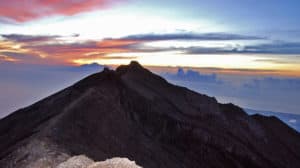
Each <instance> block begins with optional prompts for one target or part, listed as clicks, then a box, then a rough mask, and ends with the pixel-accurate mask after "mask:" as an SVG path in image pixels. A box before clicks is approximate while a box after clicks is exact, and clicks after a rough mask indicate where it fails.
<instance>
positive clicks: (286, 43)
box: [0, 0, 300, 114]
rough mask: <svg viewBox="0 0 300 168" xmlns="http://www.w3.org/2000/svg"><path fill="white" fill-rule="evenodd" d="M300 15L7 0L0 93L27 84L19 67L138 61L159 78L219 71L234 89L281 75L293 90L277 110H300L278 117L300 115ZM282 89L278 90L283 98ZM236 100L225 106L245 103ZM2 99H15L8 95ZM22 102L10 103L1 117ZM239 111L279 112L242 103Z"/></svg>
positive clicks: (262, 4) (215, 6) (295, 11)
mask: <svg viewBox="0 0 300 168" xmlns="http://www.w3.org/2000/svg"><path fill="white" fill-rule="evenodd" d="M299 9H300V1H299V0H285V1H274V0H263V1H255V0H243V1H236V0H209V1H204V0H185V1H182V0H159V1H158V0H1V1H0V66H2V67H0V68H1V69H0V70H1V71H2V72H1V73H0V77H1V78H0V80H1V82H2V84H0V87H1V88H0V90H6V91H7V85H8V86H11V84H14V85H17V83H19V84H20V83H21V84H22V82H24V81H21V82H20V81H18V80H14V78H16V79H17V78H18V79H19V78H20V76H22V75H23V74H22V72H24V73H25V72H26V71H25V70H24V69H22V67H32V68H36V69H35V70H34V71H33V72H36V71H39V70H41V67H52V68H53V67H72V66H80V65H84V64H91V63H98V64H100V65H110V66H115V65H119V64H127V63H129V62H130V61H131V60H137V61H139V62H140V63H141V64H143V65H145V66H148V67H152V69H155V70H156V72H158V73H161V74H166V73H172V72H173V73H176V72H177V68H178V67H183V68H184V69H185V70H186V71H188V70H193V71H195V72H197V73H199V74H200V73H202V74H217V77H218V78H220V79H222V80H225V81H228V80H230V81H231V83H234V84H233V85H232V86H236V85H238V84H237V83H241V82H240V81H244V84H245V82H247V81H251V82H253V80H262V81H264V80H265V79H270V78H271V79H273V78H275V80H280V82H278V81H277V82H278V83H280V87H281V86H282V85H284V87H283V88H286V89H284V90H285V92H286V94H285V92H283V91H281V92H280V93H278V95H276V96H283V97H284V99H285V100H284V101H282V100H278V101H277V103H275V104H278V102H283V104H284V102H285V101H286V103H287V104H286V106H287V107H290V106H291V103H293V104H292V105H293V108H282V109H280V110H277V111H285V112H292V113H299V114H300V107H299V105H298V104H299V103H296V102H295V100H292V101H290V100H286V99H287V98H289V97H290V98H293V99H296V98H299V96H298V97H297V95H298V93H299V89H298V88H300V82H299V78H300V13H299ZM16 69H19V71H18V72H19V73H16V72H14V71H15V70H16ZM20 69H21V70H20ZM27 69H28V68H27ZM58 73H61V72H58ZM15 74H18V75H19V76H18V75H15ZM33 74H34V73H32V74H31V75H33ZM14 75H15V76H14ZM25 76H26V75H25ZM28 78H30V77H28ZM236 78H238V79H236ZM12 79H13V80H12ZM30 79H31V78H30ZM10 80H11V81H14V82H11V81H10ZM26 80H27V78H26ZM74 80H75V78H74ZM285 80H289V81H288V82H287V85H285V84H282V83H284V82H286V81H285ZM8 81H10V82H8ZM291 81H292V82H291ZM57 82H58V81H57ZM267 82H270V81H267ZM272 82H274V81H272ZM272 82H270V83H272ZM270 83H268V84H270ZM278 83H277V84H278ZM291 83H292V87H290V85H291ZM5 86H6V87H5ZM58 86H59V85H58V84H57V87H54V88H59V87H58ZM273 86H274V85H272V87H273ZM17 87H20V86H17ZM222 87H223V86H222ZM265 87H266V89H268V88H271V86H270V87H269V86H265ZM280 87H278V88H276V87H275V88H272V89H276V90H277V91H276V92H279V91H278V89H279V90H280V89H282V88H280ZM54 88H52V89H50V90H51V91H54V90H55V89H54ZM210 88H211V87H208V90H209V89H210ZM214 89H215V88H213V89H212V90H214ZM289 89H290V90H289ZM12 90H15V89H12ZM196 90H197V89H196ZM212 90H209V91H208V94H209V93H211V92H210V91H212ZM224 90H225V89H224ZM199 91H201V89H200V90H199ZM205 91H206V90H205ZM271 92H272V91H270V93H271ZM46 93H48V91H47V92H44V94H41V96H46V95H45V94H46ZM214 93H215V92H212V93H211V94H213V95H212V96H218V95H214ZM261 93H263V91H261ZM268 93H269V92H268ZM7 94H10V92H9V93H7ZM11 94H13V93H11ZM216 94H217V93H216ZM218 94H221V92H219V93H218ZM224 94H225V93H224ZM290 94H292V95H293V96H294V97H293V96H291V95H290ZM36 95H40V92H39V94H35V95H34V96H36ZM239 95H240V94H239ZM31 96H32V95H31ZM219 96H220V97H221V95H219ZM268 96H269V97H270V98H271V97H273V96H274V95H272V94H270V95H267V96H266V97H268ZM25 97H26V96H25ZM27 97H30V96H29V95H28V96H27ZM37 97H38V96H37ZM229 97H230V96H229ZM233 97H234V96H233ZM11 99H12V100H13V99H14V97H12V98H11ZM24 99H25V98H24ZM237 99H239V96H235V97H234V98H231V99H230V98H229V100H228V101H234V102H237V103H239V102H240V100H237ZM253 99H255V98H253ZM1 100H2V101H5V102H10V100H8V98H7V97H4V96H3V97H1ZM34 100H36V99H34ZM247 100H248V99H247ZM20 101H21V102H22V100H21V99H20ZM249 101H250V98H249ZM251 101H252V99H251ZM253 101H254V100H253ZM289 102H290V104H288V103H289ZM28 103H29V102H28ZM3 104H4V103H3ZM23 104H24V103H19V104H18V103H17V104H13V103H12V104H10V107H4V109H5V110H4V111H5V112H6V111H8V110H12V109H16V108H18V107H19V106H18V105H23ZM25 104H26V103H25ZM254 104H255V103H254ZM241 105H245V106H247V107H250V108H254V109H266V110H269V109H271V110H274V109H276V108H277V106H276V108H275V105H266V106H263V105H261V104H260V105H257V103H256V105H249V103H248V104H247V103H245V100H244V102H241ZM0 106H1V104H0ZM3 106H5V105H3ZM12 107H13V108H12Z"/></svg>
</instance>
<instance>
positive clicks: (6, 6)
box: [0, 0, 121, 22]
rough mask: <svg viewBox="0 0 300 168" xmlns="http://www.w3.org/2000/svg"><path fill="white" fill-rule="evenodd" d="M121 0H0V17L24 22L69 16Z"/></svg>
mask: <svg viewBox="0 0 300 168" xmlns="http://www.w3.org/2000/svg"><path fill="white" fill-rule="evenodd" d="M117 1H121V0H76V1H74V0H9V1H0V17H1V16H2V17H4V18H6V19H10V20H13V21H16V22H26V21H31V20H35V19H38V18H42V17H45V16H53V15H63V16H71V15H75V14H78V13H82V12H88V11H92V10H97V9H101V8H105V7H108V6H110V5H112V4H113V3H115V2H117Z"/></svg>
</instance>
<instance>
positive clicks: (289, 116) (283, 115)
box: [245, 108, 300, 132]
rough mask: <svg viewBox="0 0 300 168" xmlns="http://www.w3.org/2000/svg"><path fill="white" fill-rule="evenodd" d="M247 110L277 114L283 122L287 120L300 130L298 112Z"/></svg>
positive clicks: (266, 114)
mask: <svg viewBox="0 0 300 168" xmlns="http://www.w3.org/2000/svg"><path fill="white" fill-rule="evenodd" d="M245 111H246V112H247V113H248V114H250V115H253V114H262V115H264V116H276V117H278V118H279V119H280V120H282V121H283V122H285V123H286V124H287V125H289V126H290V127H292V128H294V129H295V130H297V131H298V132H300V115H298V114H290V113H279V112H273V111H262V110H253V109H247V108H246V109H245Z"/></svg>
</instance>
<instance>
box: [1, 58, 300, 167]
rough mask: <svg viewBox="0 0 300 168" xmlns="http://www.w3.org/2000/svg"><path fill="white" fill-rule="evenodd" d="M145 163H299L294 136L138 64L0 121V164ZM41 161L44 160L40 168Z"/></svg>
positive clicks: (299, 138)
mask: <svg viewBox="0 0 300 168" xmlns="http://www.w3.org/2000/svg"><path fill="white" fill-rule="evenodd" d="M82 154H83V155H86V156H88V157H89V158H91V159H93V160H105V159H107V158H113V157H126V158H129V160H135V161H136V163H137V164H138V165H140V166H142V167H144V168H184V167H187V168H202V167H203V168H220V167H222V168H299V167H300V134H299V133H298V132H296V131H295V130H294V129H291V128H290V127H288V126H287V125H286V124H284V123H283V122H282V121H280V120H279V119H277V118H276V117H265V116H261V115H252V116H249V115H248V114H246V113H245V112H244V111H243V110H242V109H241V108H240V107H237V106H235V105H233V104H220V103H218V102H217V101H216V99H215V98H212V97H208V96H206V95H202V94H199V93H196V92H193V91H191V90H189V89H187V88H184V87H180V86H175V85H172V84H170V83H168V82H167V81H166V80H165V79H163V78H161V77H160V76H157V75H155V74H153V73H151V72H150V71H148V70H147V69H144V68H143V67H142V66H141V65H140V64H139V63H137V62H131V63H130V64H129V65H122V66H119V67H118V68H117V69H116V70H115V71H114V70H109V69H107V68H105V69H104V70H103V71H102V72H100V73H96V74H93V75H91V76H88V77H87V78H85V79H83V80H81V81H79V82H78V83H76V84H74V85H72V86H70V87H68V88H66V89H64V90H62V91H60V92H58V93H56V94H54V95H52V96H49V97H47V98H45V99H43V100H41V101H39V102H37V103H35V104H33V105H31V106H29V107H26V108H24V109H20V110H18V111H16V112H14V113H12V114H11V115H9V116H7V117H5V118H3V119H1V120H0V167H5V168H11V167H14V168H21V167H22V168H26V167H30V168H34V167H47V166H48V167H55V166H56V165H58V164H59V163H61V162H63V161H66V160H67V159H68V158H71V157H72V156H74V155H82ZM41 165H42V166H41Z"/></svg>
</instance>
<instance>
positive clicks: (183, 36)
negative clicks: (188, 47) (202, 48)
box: [121, 33, 266, 41]
mask: <svg viewBox="0 0 300 168" xmlns="http://www.w3.org/2000/svg"><path fill="white" fill-rule="evenodd" d="M121 39H123V40H138V41H164V40H203V41H209V40H262V39H266V38H265V37H259V36H249V35H240V34H230V33H203V34H196V33H173V34H140V35H131V36H127V37H124V38H121Z"/></svg>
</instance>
